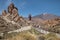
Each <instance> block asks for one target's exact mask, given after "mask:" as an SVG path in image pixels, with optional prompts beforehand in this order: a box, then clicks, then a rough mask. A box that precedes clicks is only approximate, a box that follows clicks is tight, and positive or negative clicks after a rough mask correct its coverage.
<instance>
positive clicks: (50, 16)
mask: <svg viewBox="0 0 60 40" xmlns="http://www.w3.org/2000/svg"><path fill="white" fill-rule="evenodd" d="M33 18H40V19H43V20H48V19H54V18H59V16H56V15H53V14H49V13H43V14H41V15H36V16H34V17H33Z"/></svg>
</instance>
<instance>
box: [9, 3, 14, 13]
mask: <svg viewBox="0 0 60 40" xmlns="http://www.w3.org/2000/svg"><path fill="white" fill-rule="evenodd" d="M13 9H14V4H13V3H11V4H10V5H9V6H8V12H9V13H10V14H12V10H13Z"/></svg>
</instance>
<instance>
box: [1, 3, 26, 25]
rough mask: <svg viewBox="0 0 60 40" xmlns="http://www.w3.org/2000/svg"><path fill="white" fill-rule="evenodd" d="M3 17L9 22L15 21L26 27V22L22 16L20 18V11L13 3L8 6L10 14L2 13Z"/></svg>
mask: <svg viewBox="0 0 60 40" xmlns="http://www.w3.org/2000/svg"><path fill="white" fill-rule="evenodd" d="M2 15H3V17H6V18H7V20H10V21H14V22H16V23H18V24H21V25H25V24H26V22H25V20H24V18H23V17H22V16H19V14H18V9H17V7H15V5H14V4H13V3H11V4H10V5H9V6H8V12H6V10H5V11H3V12H2Z"/></svg>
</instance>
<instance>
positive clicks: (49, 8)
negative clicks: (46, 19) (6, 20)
mask: <svg viewBox="0 0 60 40" xmlns="http://www.w3.org/2000/svg"><path fill="white" fill-rule="evenodd" d="M11 2H13V3H14V4H15V6H16V7H17V8H18V12H19V14H20V15H22V16H24V17H28V15H29V14H32V16H35V15H39V14H42V13H51V14H54V15H58V16H60V0H0V14H1V13H2V10H5V9H6V10H7V7H8V5H9V4H10V3H11Z"/></svg>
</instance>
